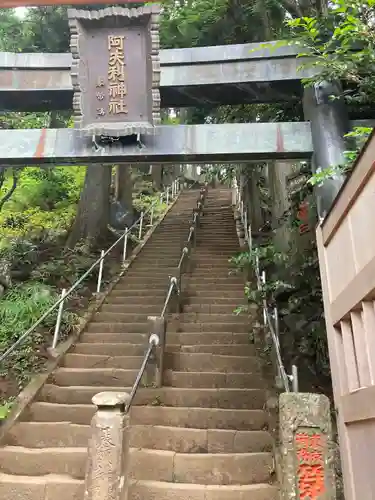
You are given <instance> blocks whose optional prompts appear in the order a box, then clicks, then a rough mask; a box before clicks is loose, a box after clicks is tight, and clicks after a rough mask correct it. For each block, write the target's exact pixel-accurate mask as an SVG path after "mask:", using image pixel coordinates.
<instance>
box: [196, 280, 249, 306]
mask: <svg viewBox="0 0 375 500" xmlns="http://www.w3.org/2000/svg"><path fill="white" fill-rule="evenodd" d="M188 285H189V282H188ZM187 288H188V290H187V293H188V297H189V302H192V301H193V300H194V299H195V298H196V297H197V298H198V299H199V300H200V299H201V298H202V299H204V298H205V299H207V300H209V301H210V302H211V303H213V304H215V303H216V301H217V300H219V301H220V300H224V299H225V300H236V299H237V300H241V299H242V301H243V300H244V297H245V292H244V287H243V286H242V288H241V286H238V285H236V286H235V287H233V288H232V287H231V289H230V290H228V289H227V287H223V288H222V289H221V290H220V289H216V288H212V289H210V288H209V287H206V286H204V287H199V288H198V287H196V286H195V287H194V288H193V287H189V286H187ZM219 303H220V302H219Z"/></svg>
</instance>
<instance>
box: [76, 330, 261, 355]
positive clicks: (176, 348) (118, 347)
mask: <svg viewBox="0 0 375 500" xmlns="http://www.w3.org/2000/svg"><path fill="white" fill-rule="evenodd" d="M90 335H91V334H90ZM146 349H147V345H146V343H142V344H125V343H112V344H111V343H110V342H105V343H104V342H103V343H99V342H98V343H96V342H95V343H94V342H89V343H83V342H79V343H78V344H77V345H76V346H75V347H74V350H72V351H71V352H70V353H69V354H88V355H90V354H92V355H99V356H100V355H102V356H103V355H104V356H136V357H138V356H143V355H144V353H145V352H146ZM166 351H167V352H178V353H179V352H181V353H209V354H221V355H224V356H225V355H226V356H242V355H245V356H255V353H256V351H255V346H254V345H252V344H249V345H236V344H207V345H185V346H184V345H182V346H181V345H179V344H174V345H173V344H172V345H171V344H168V345H167V348H166Z"/></svg>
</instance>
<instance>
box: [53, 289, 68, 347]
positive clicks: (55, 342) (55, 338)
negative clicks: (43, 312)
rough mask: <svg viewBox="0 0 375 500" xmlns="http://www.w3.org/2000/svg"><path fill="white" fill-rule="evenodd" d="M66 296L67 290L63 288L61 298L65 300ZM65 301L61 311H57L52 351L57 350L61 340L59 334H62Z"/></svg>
mask: <svg viewBox="0 0 375 500" xmlns="http://www.w3.org/2000/svg"><path fill="white" fill-rule="evenodd" d="M65 294H66V289H65V288H63V289H62V291H61V298H62V299H64V297H65ZM64 302H65V301H64V300H62V301H61V302H60V305H59V309H58V311H57V318H56V325H55V332H54V334H53V341H52V349H55V348H56V346H57V342H58V340H59V333H60V325H61V318H62V313H63V310H64Z"/></svg>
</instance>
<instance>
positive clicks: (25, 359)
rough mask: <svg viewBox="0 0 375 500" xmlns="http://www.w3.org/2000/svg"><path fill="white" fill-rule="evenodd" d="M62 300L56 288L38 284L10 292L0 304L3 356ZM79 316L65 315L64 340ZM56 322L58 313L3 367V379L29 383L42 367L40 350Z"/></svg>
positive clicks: (7, 360)
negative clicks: (9, 378)
mask: <svg viewBox="0 0 375 500" xmlns="http://www.w3.org/2000/svg"><path fill="white" fill-rule="evenodd" d="M58 298H59V296H58V294H57V292H56V291H55V289H54V288H53V287H50V286H47V285H44V284H42V283H39V282H36V281H29V282H26V283H22V284H18V285H15V286H14V287H12V288H11V289H9V290H8V292H7V293H6V295H5V296H4V297H2V299H1V300H0V352H4V351H5V350H6V349H8V348H9V347H10V346H11V345H13V344H14V342H15V341H16V340H18V338H19V337H20V336H21V335H22V334H23V333H24V332H25V331H26V330H27V329H28V328H30V327H31V326H32V324H33V323H35V322H36V321H37V320H38V319H39V318H40V317H41V316H42V314H44V313H45V312H46V311H47V310H48V309H49V308H50V307H51V306H52V305H53V304H54V303H55V302H56V300H57V299H58ZM75 321H76V316H75V315H74V314H73V313H71V312H69V311H66V310H65V311H64V312H63V316H62V322H61V335H62V337H64V336H65V335H66V334H67V333H69V331H70V330H71V328H72V327H73V326H74V324H75ZM55 322H56V312H54V313H51V314H50V316H48V317H47V318H46V319H45V320H44V321H43V323H42V325H41V327H40V328H39V329H38V330H36V331H35V332H33V333H32V334H30V336H29V337H28V338H27V339H26V340H25V341H24V342H23V343H22V344H21V345H20V346H19V347H18V348H16V350H15V352H14V353H13V354H11V355H10V356H9V357H8V358H7V359H6V360H5V361H4V363H3V364H2V365H1V368H0V370H1V371H0V376H2V377H4V376H5V375H7V376H12V377H14V378H15V379H16V380H17V382H18V384H19V386H20V387H21V386H23V385H24V383H25V382H27V381H28V380H29V377H30V375H31V374H32V373H33V372H34V370H35V369H36V367H38V366H40V363H41V359H40V348H41V346H42V345H43V344H44V342H45V336H46V335H47V336H51V335H52V331H53V327H54V325H55Z"/></svg>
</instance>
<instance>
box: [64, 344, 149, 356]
mask: <svg viewBox="0 0 375 500" xmlns="http://www.w3.org/2000/svg"><path fill="white" fill-rule="evenodd" d="M146 349H147V345H146V344H145V343H142V344H125V343H122V342H121V343H113V344H111V343H110V342H106V343H99V342H98V343H94V342H89V343H87V344H86V343H84V342H79V343H78V344H77V345H76V346H75V347H74V350H72V351H71V352H70V353H69V354H74V355H79V354H86V355H87V354H89V355H90V354H92V355H96V356H136V357H139V356H141V357H142V358H143V355H144V353H145V352H146Z"/></svg>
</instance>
